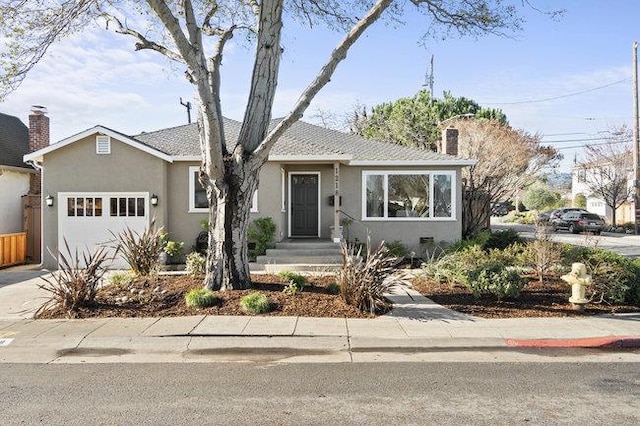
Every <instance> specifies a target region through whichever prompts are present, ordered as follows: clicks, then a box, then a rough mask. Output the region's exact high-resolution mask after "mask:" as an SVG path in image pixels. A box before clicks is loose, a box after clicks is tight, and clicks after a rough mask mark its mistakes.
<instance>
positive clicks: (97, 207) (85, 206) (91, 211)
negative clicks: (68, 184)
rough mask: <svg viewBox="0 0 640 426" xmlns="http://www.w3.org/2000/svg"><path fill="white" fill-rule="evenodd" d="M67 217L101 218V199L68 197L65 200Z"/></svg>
mask: <svg viewBox="0 0 640 426" xmlns="http://www.w3.org/2000/svg"><path fill="white" fill-rule="evenodd" d="M67 216H74V217H83V216H102V198H99V197H69V198H68V199H67Z"/></svg>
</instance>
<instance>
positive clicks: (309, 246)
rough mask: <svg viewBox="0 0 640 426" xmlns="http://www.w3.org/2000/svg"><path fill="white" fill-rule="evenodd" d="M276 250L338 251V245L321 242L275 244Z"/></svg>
mask: <svg viewBox="0 0 640 426" xmlns="http://www.w3.org/2000/svg"><path fill="white" fill-rule="evenodd" d="M276 249H280V250H291V249H296V250H316V249H320V250H321V249H337V250H338V251H340V244H336V243H332V242H330V241H321V242H300V243H295V242H293V243H292V242H283V243H276Z"/></svg>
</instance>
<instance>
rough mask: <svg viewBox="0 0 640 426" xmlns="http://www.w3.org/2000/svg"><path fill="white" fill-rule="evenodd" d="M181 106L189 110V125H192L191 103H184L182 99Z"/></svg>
mask: <svg viewBox="0 0 640 426" xmlns="http://www.w3.org/2000/svg"><path fill="white" fill-rule="evenodd" d="M180 105H182V106H183V107H185V108H186V109H187V120H188V121H189V124H191V102H189V101H187V102H186V103H185V102H182V98H180Z"/></svg>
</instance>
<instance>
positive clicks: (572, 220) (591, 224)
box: [551, 211, 605, 235]
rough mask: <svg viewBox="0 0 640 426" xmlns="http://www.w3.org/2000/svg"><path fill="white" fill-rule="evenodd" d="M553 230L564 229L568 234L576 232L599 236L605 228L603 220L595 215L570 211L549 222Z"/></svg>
mask: <svg viewBox="0 0 640 426" xmlns="http://www.w3.org/2000/svg"><path fill="white" fill-rule="evenodd" d="M551 226H553V230H554V231H557V230H558V229H566V230H567V231H569V232H572V233H574V234H577V233H578V232H584V231H587V232H593V233H594V234H596V235H600V233H601V232H602V230H603V229H604V227H605V223H604V220H602V218H601V217H600V216H598V215H597V214H595V213H589V212H584V211H571V212H568V213H565V214H564V215H563V216H562V217H561V218H559V219H558V218H555V219H552V220H551Z"/></svg>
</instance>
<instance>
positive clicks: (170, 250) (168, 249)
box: [164, 241, 184, 258]
mask: <svg viewBox="0 0 640 426" xmlns="http://www.w3.org/2000/svg"><path fill="white" fill-rule="evenodd" d="M183 247H184V242H182V241H167V244H166V245H165V246H164V252H165V253H167V254H168V255H169V256H171V257H174V258H175V257H179V256H180V255H181V254H182V248H183Z"/></svg>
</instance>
